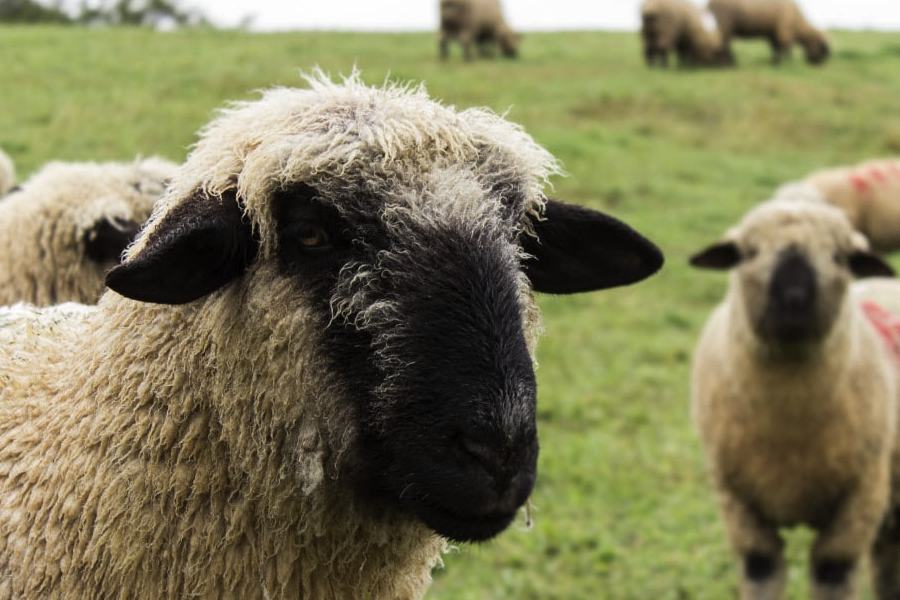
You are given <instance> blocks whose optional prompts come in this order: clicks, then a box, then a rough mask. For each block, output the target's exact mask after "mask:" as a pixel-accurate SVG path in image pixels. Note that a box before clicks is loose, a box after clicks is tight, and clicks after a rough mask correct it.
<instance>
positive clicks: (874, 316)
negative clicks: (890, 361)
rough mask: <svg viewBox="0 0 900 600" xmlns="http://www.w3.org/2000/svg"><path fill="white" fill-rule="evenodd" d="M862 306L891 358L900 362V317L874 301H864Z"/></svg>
mask: <svg viewBox="0 0 900 600" xmlns="http://www.w3.org/2000/svg"><path fill="white" fill-rule="evenodd" d="M861 306H862V309H863V313H864V314H865V315H866V317H868V319H869V322H870V323H872V326H873V327H875V331H877V332H878V335H880V336H881V339H882V341H883V342H884V345H885V347H886V348H887V349H888V351H889V352H890V353H891V356H893V357H894V359H895V360H896V361H898V362H900V316H897V315H895V314H894V313H892V312H890V311H889V310H887V309H886V308H884V307H883V306H881V305H880V304H878V303H877V302H873V301H872V300H863V301H862V303H861Z"/></svg>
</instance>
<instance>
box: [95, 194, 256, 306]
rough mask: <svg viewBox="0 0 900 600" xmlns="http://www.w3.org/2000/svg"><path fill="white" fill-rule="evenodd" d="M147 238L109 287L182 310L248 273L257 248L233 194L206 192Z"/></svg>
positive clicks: (119, 268)
mask: <svg viewBox="0 0 900 600" xmlns="http://www.w3.org/2000/svg"><path fill="white" fill-rule="evenodd" d="M146 235H148V236H149V237H148V239H147V241H146V244H145V245H144V247H143V248H141V250H140V252H138V254H137V255H135V256H133V257H131V258H130V259H129V260H128V261H127V262H125V263H123V264H121V265H119V266H117V267H115V268H114V269H113V270H111V271H110V272H109V274H108V275H107V276H106V285H107V286H109V288H110V289H112V290H113V291H115V292H118V293H119V294H122V295H123V296H126V297H128V298H131V299H133V300H140V301H142V302H155V303H158V304H184V303H186V302H191V301H193V300H197V299H198V298H201V297H203V296H205V295H207V294H209V293H211V292H214V291H215V290H217V289H219V288H221V287H222V286H224V285H225V284H227V283H229V282H230V281H232V280H234V279H236V278H237V277H239V276H240V275H242V274H243V273H244V271H245V270H246V269H247V266H248V265H249V264H250V262H251V261H252V260H253V258H254V257H255V256H256V252H257V250H258V246H259V242H258V240H257V239H256V237H255V236H254V235H253V228H252V226H251V224H250V222H249V221H248V220H247V219H246V218H245V217H244V213H243V210H242V209H241V205H240V204H239V203H238V202H237V199H236V198H235V195H234V193H233V192H232V193H230V194H226V195H225V196H224V197H223V198H221V199H219V198H209V197H207V196H206V195H205V194H203V193H202V192H197V193H196V194H195V195H194V196H193V197H191V198H188V199H186V200H184V201H183V202H182V204H180V205H179V206H178V207H176V208H174V209H172V210H171V211H170V212H169V213H168V214H166V215H165V216H164V217H163V218H162V219H161V220H160V221H159V222H158V223H156V224H155V226H154V227H153V228H152V229H151V230H149V231H148V232H147V233H146Z"/></svg>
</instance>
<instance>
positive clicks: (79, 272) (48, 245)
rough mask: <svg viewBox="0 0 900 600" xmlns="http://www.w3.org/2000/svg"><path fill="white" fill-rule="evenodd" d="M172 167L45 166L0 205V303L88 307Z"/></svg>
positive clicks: (150, 161) (153, 162)
mask: <svg viewBox="0 0 900 600" xmlns="http://www.w3.org/2000/svg"><path fill="white" fill-rule="evenodd" d="M176 167H177V165H176V164H175V163H172V162H169V161H167V160H164V159H161V158H158V157H150V158H146V159H143V160H135V161H132V162H106V163H93V162H74V163H69V162H51V163H48V164H46V165H45V166H44V167H43V168H41V170H40V171H38V172H37V173H36V174H34V175H33V176H32V177H30V178H29V179H28V180H27V181H25V182H24V183H23V184H22V185H21V186H20V188H19V189H18V190H17V191H15V192H12V193H10V194H9V195H7V196H5V197H4V198H3V200H2V201H0V304H12V303H13V302H19V301H25V302H31V303H33V304H37V305H42V306H46V305H50V304H55V303H58V302H65V301H74V302H84V303H94V302H96V301H97V299H98V298H99V297H100V294H101V292H102V291H103V279H104V277H105V276H106V273H107V271H109V269H110V268H112V266H114V265H115V264H117V263H118V262H119V258H120V256H121V254H122V251H123V250H125V247H126V246H127V245H128V244H129V243H130V242H131V241H132V240H133V239H134V236H135V234H136V233H137V231H138V229H139V228H140V225H141V224H142V223H143V222H144V221H146V220H147V218H148V217H149V216H150V212H151V211H152V209H153V202H154V201H155V200H156V199H158V198H159V197H160V196H161V195H162V193H163V191H164V190H165V182H166V181H167V180H168V179H169V178H170V177H171V176H172V175H173V174H174V173H175V169H176Z"/></svg>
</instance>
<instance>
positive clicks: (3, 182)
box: [0, 148, 16, 196]
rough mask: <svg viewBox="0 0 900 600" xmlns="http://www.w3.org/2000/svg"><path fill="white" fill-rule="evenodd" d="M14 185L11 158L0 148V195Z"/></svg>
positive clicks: (14, 170)
mask: <svg viewBox="0 0 900 600" xmlns="http://www.w3.org/2000/svg"><path fill="white" fill-rule="evenodd" d="M15 185H16V168H15V165H14V164H13V161H12V159H11V158H10V157H9V155H8V154H6V152H4V151H3V149H2V148H0V196H3V195H5V194H6V193H7V192H9V191H10V190H11V189H13V187H15Z"/></svg>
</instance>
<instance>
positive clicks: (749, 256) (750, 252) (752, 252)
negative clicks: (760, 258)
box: [744, 248, 759, 260]
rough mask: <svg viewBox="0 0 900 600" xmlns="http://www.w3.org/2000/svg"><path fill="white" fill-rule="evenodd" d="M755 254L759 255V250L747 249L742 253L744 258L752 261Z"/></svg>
mask: <svg viewBox="0 0 900 600" xmlns="http://www.w3.org/2000/svg"><path fill="white" fill-rule="evenodd" d="M757 254H759V250H758V249H756V248H747V251H746V252H744V256H745V258H746V259H747V260H753V259H754V258H756V255H757Z"/></svg>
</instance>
